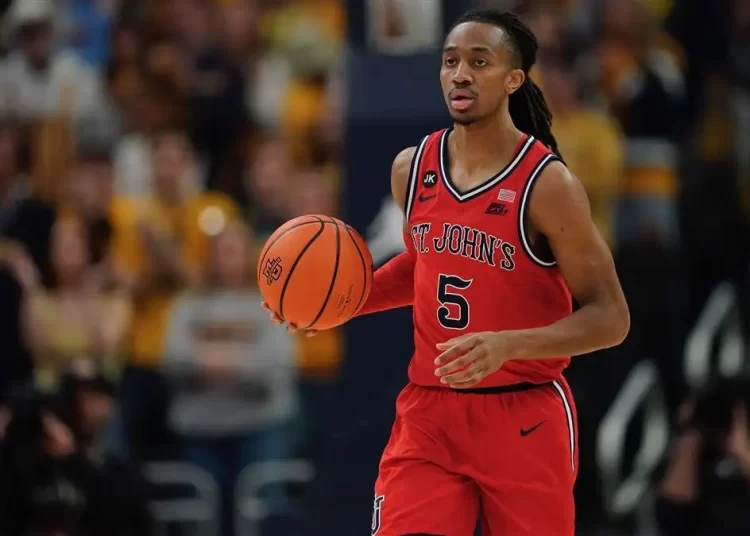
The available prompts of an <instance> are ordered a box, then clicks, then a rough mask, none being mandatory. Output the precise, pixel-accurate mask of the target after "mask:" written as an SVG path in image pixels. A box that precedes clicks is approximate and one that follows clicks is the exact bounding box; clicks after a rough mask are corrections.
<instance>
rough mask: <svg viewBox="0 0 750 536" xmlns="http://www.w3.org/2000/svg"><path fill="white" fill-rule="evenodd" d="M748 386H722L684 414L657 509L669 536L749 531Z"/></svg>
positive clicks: (687, 404)
mask: <svg viewBox="0 0 750 536" xmlns="http://www.w3.org/2000/svg"><path fill="white" fill-rule="evenodd" d="M749 400H750V384H748V383H747V382H746V381H741V382H733V381H728V380H724V381H720V382H716V383H714V384H712V385H711V386H710V388H709V389H708V390H707V391H706V392H705V393H703V394H701V395H699V396H698V397H697V398H694V399H692V400H688V401H686V402H685V403H683V405H682V407H681V408H680V415H679V417H680V421H679V423H678V424H679V425H680V429H679V430H678V431H679V436H678V437H677V439H676V442H675V446H674V450H673V452H672V455H671V458H670V460H669V467H668V468H667V472H666V475H665V476H664V480H663V481H662V485H661V498H660V500H659V502H658V504H657V506H658V510H657V513H658V519H659V525H660V529H661V530H662V533H663V534H664V535H665V536H709V535H715V534H722V535H734V534H737V535H739V534H747V533H748V531H750V512H748V508H747V504H748V501H750V415H748V401H749Z"/></svg>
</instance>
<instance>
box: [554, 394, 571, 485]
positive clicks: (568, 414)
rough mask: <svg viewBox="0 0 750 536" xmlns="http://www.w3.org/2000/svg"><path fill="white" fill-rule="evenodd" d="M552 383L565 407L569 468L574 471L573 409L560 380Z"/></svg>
mask: <svg viewBox="0 0 750 536" xmlns="http://www.w3.org/2000/svg"><path fill="white" fill-rule="evenodd" d="M552 385H553V386H554V387H555V389H556V390H557V394H559V395H560V398H561V399H562V403H563V407H564V408H565V418H566V419H567V420H568V435H569V436H570V468H571V469H572V470H573V472H574V473H575V470H576V429H575V423H574V422H573V411H572V409H571V408H570V402H568V396H567V395H566V394H565V389H563V387H562V385H560V382H558V381H553V382H552Z"/></svg>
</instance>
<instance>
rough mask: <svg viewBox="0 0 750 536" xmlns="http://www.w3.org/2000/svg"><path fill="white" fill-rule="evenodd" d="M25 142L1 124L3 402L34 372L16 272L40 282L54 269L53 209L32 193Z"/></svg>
mask: <svg viewBox="0 0 750 536" xmlns="http://www.w3.org/2000/svg"><path fill="white" fill-rule="evenodd" d="M22 146H23V140H22V133H21V131H20V130H19V129H18V128H17V127H16V126H15V125H13V124H11V123H7V122H6V123H2V124H0V325H2V326H4V331H5V335H4V336H3V353H4V355H5V357H4V358H3V360H2V364H1V365H0V400H1V399H2V398H4V397H5V395H6V394H7V391H8V389H9V387H10V386H11V385H12V384H13V383H15V382H19V381H24V380H26V379H27V378H28V377H29V374H30V372H31V360H30V356H29V355H28V353H27V351H26V348H25V345H24V344H23V342H22V341H21V328H20V326H21V321H20V318H21V317H20V305H21V299H22V286H21V285H22V283H23V282H24V280H20V281H19V280H17V279H16V277H15V275H14V274H18V273H22V272H23V273H26V274H31V277H32V279H33V280H36V279H37V278H39V277H42V275H45V274H48V273H49V270H48V265H49V262H48V257H49V234H50V229H51V228H52V225H53V223H54V219H55V212H54V210H53V208H52V207H50V206H48V205H47V204H45V203H42V202H40V201H38V200H36V199H34V198H33V197H30V191H29V186H28V183H27V182H26V181H25V177H24V175H23V162H22ZM37 272H39V273H37ZM40 274H41V275H40Z"/></svg>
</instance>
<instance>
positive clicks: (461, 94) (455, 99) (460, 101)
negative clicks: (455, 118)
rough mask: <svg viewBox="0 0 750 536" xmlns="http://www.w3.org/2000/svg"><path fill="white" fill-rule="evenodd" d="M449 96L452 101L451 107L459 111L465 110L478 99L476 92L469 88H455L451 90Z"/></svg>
mask: <svg viewBox="0 0 750 536" xmlns="http://www.w3.org/2000/svg"><path fill="white" fill-rule="evenodd" d="M449 98H450V101H451V108H453V109H454V110H456V111H457V112H465V111H466V110H468V109H469V107H470V106H471V105H472V104H474V101H475V100H476V96H475V95H474V93H472V92H471V91H469V90H468V89H454V90H453V91H451V92H450V94H449Z"/></svg>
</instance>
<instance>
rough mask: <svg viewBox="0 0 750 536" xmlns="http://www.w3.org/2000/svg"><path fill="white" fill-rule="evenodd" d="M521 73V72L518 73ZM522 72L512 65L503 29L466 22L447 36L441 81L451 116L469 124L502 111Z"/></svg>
mask: <svg viewBox="0 0 750 536" xmlns="http://www.w3.org/2000/svg"><path fill="white" fill-rule="evenodd" d="M519 73H520V74H519ZM519 76H521V77H522V76H523V73H522V72H521V71H520V70H518V69H514V68H513V66H512V56H511V52H510V51H509V50H508V48H507V47H506V46H505V45H504V44H503V30H502V29H501V28H498V27H496V26H492V25H491V24H484V23H481V22H465V23H463V24H459V25H458V26H456V27H455V28H454V29H453V31H451V33H450V34H448V37H447V38H446V39H445V46H444V49H443V64H442V67H441V69H440V84H441V85H442V87H443V96H444V97H445V102H446V104H447V105H448V110H449V111H450V114H451V117H453V120H454V121H455V122H456V123H459V124H462V125H468V124H471V123H474V122H475V121H478V120H480V119H482V118H484V117H488V116H491V115H494V114H495V113H497V112H498V111H499V109H500V108H501V106H502V104H503V102H504V101H505V99H506V98H507V96H508V92H509V90H511V89H512V88H515V87H517V86H518V85H520V82H523V78H520V82H519V81H517V80H514V79H517V78H519Z"/></svg>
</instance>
